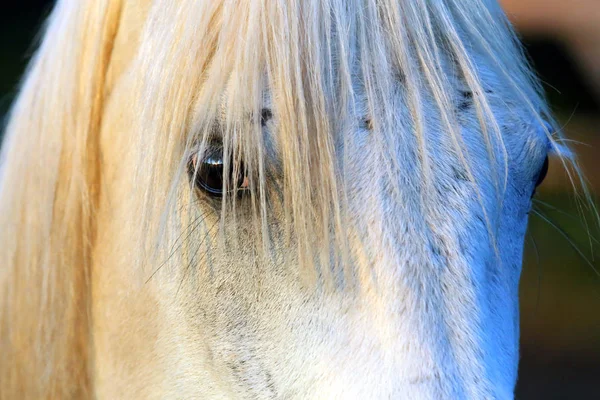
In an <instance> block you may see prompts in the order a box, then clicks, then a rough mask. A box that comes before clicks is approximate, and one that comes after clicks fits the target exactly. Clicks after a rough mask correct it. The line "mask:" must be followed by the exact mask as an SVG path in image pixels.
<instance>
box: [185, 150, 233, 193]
mask: <svg viewBox="0 0 600 400" xmlns="http://www.w3.org/2000/svg"><path fill="white" fill-rule="evenodd" d="M196 168H197V171H196ZM223 169H224V163H223V153H222V149H221V148H219V149H215V150H213V151H209V153H208V154H207V155H206V156H205V158H204V159H203V160H202V161H201V164H200V165H198V166H197V167H196V165H195V164H194V163H193V162H191V163H190V166H189V173H190V176H191V177H192V178H194V177H195V181H194V183H195V185H196V186H197V187H198V188H199V189H201V190H202V191H204V192H206V193H207V194H209V195H211V196H215V197H220V196H222V195H223V185H224V177H225V173H224V171H223ZM229 169H230V171H229V174H227V175H229V178H230V179H231V181H230V182H231V183H230V185H237V186H236V187H235V189H239V188H240V187H242V184H243V182H244V177H243V176H239V177H234V176H233V162H230V163H229ZM239 170H240V171H243V165H240V166H239ZM240 175H242V174H240Z"/></svg>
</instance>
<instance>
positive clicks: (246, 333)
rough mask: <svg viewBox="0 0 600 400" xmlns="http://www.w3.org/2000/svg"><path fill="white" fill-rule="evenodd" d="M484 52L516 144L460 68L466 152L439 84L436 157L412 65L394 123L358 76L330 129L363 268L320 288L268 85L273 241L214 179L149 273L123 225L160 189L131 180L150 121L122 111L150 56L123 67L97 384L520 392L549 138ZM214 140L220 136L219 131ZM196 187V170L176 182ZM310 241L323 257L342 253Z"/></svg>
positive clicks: (109, 186) (502, 118) (429, 116)
mask: <svg viewBox="0 0 600 400" xmlns="http://www.w3.org/2000/svg"><path fill="white" fill-rule="evenodd" d="M134 10H135V7H131V8H127V7H126V8H125V9H124V14H123V17H122V18H123V19H124V20H125V21H128V20H129V23H128V26H132V27H135V26H142V25H143V23H142V22H140V20H138V18H139V19H142V18H141V17H140V16H139V15H141V14H139V15H138V14H136V13H135V12H134ZM126 33H127V35H129V36H127V38H129V40H125V39H123V37H124V36H117V39H116V44H117V45H116V47H115V49H114V52H115V54H116V55H121V56H122V57H123V58H126V57H128V56H129V55H130V54H132V55H135V54H136V52H137V51H138V47H137V45H132V43H136V41H135V40H133V41H131V37H134V38H135V37H136V35H138V34H139V32H135V31H134V32H133V33H132V32H131V31H129V32H126ZM119 35H124V33H123V34H119ZM131 57H133V56H131ZM116 59H119V58H118V57H117V58H116ZM475 61H476V63H477V67H478V68H479V69H480V71H481V72H482V76H485V77H486V79H485V81H484V85H485V87H486V89H487V92H486V94H485V96H486V97H487V99H488V101H489V104H490V106H491V109H492V111H493V113H494V115H495V116H496V119H497V123H498V132H499V133H500V137H501V139H502V145H500V141H495V142H493V143H492V145H491V146H490V144H489V143H488V142H487V141H486V136H485V135H484V133H483V132H482V129H481V127H480V124H479V121H478V119H477V115H476V114H477V110H476V107H475V105H474V104H473V101H472V94H470V93H469V92H468V89H465V88H464V87H462V86H461V85H460V84H459V83H457V82H454V83H453V84H452V86H451V87H452V92H451V93H450V96H452V98H453V104H455V106H456V108H457V112H456V116H457V123H458V127H459V128H460V129H459V130H460V135H459V136H460V140H461V141H462V146H463V149H464V150H465V152H464V154H467V155H468V159H463V157H464V154H463V155H462V156H461V155H460V154H459V153H458V152H457V151H456V148H455V147H454V145H455V143H453V142H452V139H451V137H450V136H449V135H448V134H447V129H446V127H445V126H444V123H443V121H441V120H440V117H439V113H438V112H437V111H436V105H435V104H434V100H433V99H431V98H427V96H425V98H424V103H423V104H424V105H423V110H422V112H421V114H422V115H423V126H424V128H423V132H422V138H421V139H422V140H423V141H424V142H426V143H427V151H426V153H424V152H423V148H422V146H421V144H420V142H419V140H420V139H419V138H418V137H417V136H416V135H415V128H414V125H412V123H411V122H409V121H411V116H410V113H409V104H408V102H407V98H406V93H405V90H404V89H403V86H402V82H401V81H398V82H395V83H394V84H395V85H397V88H395V89H394V90H392V91H390V93H391V94H392V95H391V97H390V98H389V105H390V106H391V107H393V113H392V114H393V118H390V119H389V120H388V122H387V125H386V127H385V129H382V130H381V131H378V130H377V129H375V128H373V127H372V126H371V124H370V123H365V121H369V120H370V118H371V117H370V116H369V113H368V109H369V107H368V106H367V104H366V103H367V100H366V98H367V97H368V96H367V93H366V90H365V89H364V88H363V87H361V86H360V85H356V87H355V88H354V95H353V97H352V101H353V103H354V107H352V110H353V111H352V112H351V113H348V115H347V118H348V120H349V122H348V123H347V124H345V125H344V126H345V128H343V129H342V130H340V131H339V132H337V133H336V138H337V140H336V142H335V143H334V145H335V148H336V154H338V155H339V159H336V161H338V162H339V163H340V164H342V158H343V160H344V161H343V164H344V173H343V174H341V175H340V177H339V179H340V187H343V188H344V191H343V197H344V198H345V199H346V200H345V201H346V212H345V219H344V224H345V228H346V229H347V235H348V247H347V249H348V253H349V254H347V257H345V258H344V261H343V262H342V263H341V264H342V265H341V267H340V270H342V271H344V270H345V271H350V273H349V274H345V273H339V272H335V271H334V272H332V275H333V279H332V282H333V283H332V284H330V285H328V284H324V283H319V282H320V280H319V277H322V276H324V275H325V272H324V271H321V272H317V279H316V283H312V284H307V282H306V279H304V276H303V273H302V271H301V269H300V268H299V267H298V265H299V260H298V258H297V256H296V250H295V248H294V247H293V246H292V245H291V244H290V241H289V240H288V238H287V237H286V233H285V230H286V216H285V214H286V209H285V203H284V202H283V201H280V198H281V196H280V193H281V191H282V190H283V189H282V186H283V182H284V179H285V177H284V174H285V171H284V170H283V168H282V166H281V165H282V161H281V159H282V158H283V157H285V154H284V152H282V150H281V149H282V148H285V143H282V142H281V135H278V133H277V132H278V129H281V127H280V125H279V119H280V116H279V115H278V113H277V111H276V106H275V105H274V104H272V103H274V101H272V100H271V99H270V98H271V96H270V94H269V88H268V87H267V88H265V91H266V92H267V95H266V96H265V99H266V100H265V104H264V109H266V110H268V114H269V115H270V117H269V118H268V121H265V123H264V124H263V126H262V127H261V129H262V132H263V135H264V137H265V141H264V143H265V149H264V150H265V154H266V163H267V169H268V170H269V171H270V175H269V179H268V180H267V186H266V193H265V196H267V197H268V206H269V210H268V211H269V212H268V214H267V216H266V224H267V226H268V231H269V234H270V243H269V246H270V250H269V253H268V254H270V257H269V258H267V259H265V258H264V257H262V258H261V257H258V256H257V253H258V252H259V251H258V250H259V249H258V247H259V246H258V244H257V243H258V242H257V239H256V237H255V235H256V231H255V230H254V229H253V228H252V227H253V225H252V223H253V222H252V218H251V216H252V203H251V202H250V201H248V200H247V198H246V197H244V196H242V197H241V198H239V199H238V200H237V208H236V224H235V225H233V224H232V225H229V224H226V226H222V225H223V224H221V218H223V216H222V213H221V211H222V210H221V205H222V203H221V202H222V199H221V198H219V197H215V196H214V195H211V193H208V192H207V191H206V190H205V188H201V187H200V188H196V189H195V190H193V191H189V190H188V191H185V190H182V191H181V192H182V193H187V195H182V196H181V197H180V198H179V202H178V208H179V209H181V208H184V209H186V210H188V211H187V214H186V215H185V218H182V220H181V221H169V222H168V224H172V225H171V226H172V227H173V228H172V229H171V230H170V231H168V232H169V233H168V234H169V236H170V241H171V242H170V243H171V244H173V245H174V246H175V247H177V248H179V247H183V248H185V249H187V250H186V251H187V252H188V253H186V256H174V257H170V258H168V262H166V263H164V264H163V261H162V260H161V261H157V263H156V265H154V266H153V268H150V269H149V270H146V271H145V273H144V276H143V278H140V271H139V270H136V268H135V267H134V266H135V265H137V263H136V260H135V255H134V254H132V252H131V251H130V247H129V245H128V244H127V243H131V241H132V240H141V239H140V238H137V239H136V236H135V235H136V234H139V231H138V230H135V229H134V228H133V227H131V226H128V225H127V224H126V223H124V221H130V220H131V218H130V217H131V215H134V214H135V213H136V212H137V210H136V205H137V204H139V202H137V199H136V198H135V196H139V197H142V196H143V195H144V194H143V192H140V193H137V194H134V195H133V197H132V194H131V193H132V190H131V189H132V188H131V185H132V180H131V178H130V175H131V171H132V169H134V166H135V165H136V164H137V163H138V162H139V158H136V157H135V155H137V154H138V153H139V152H140V151H141V150H140V149H139V142H136V141H134V140H131V137H132V136H135V135H139V134H140V133H139V132H132V131H131V123H130V121H132V120H133V119H135V118H136V116H135V115H134V113H135V108H134V107H123V104H134V103H135V102H136V101H137V99H136V98H135V97H133V96H134V95H133V93H135V92H134V91H133V90H132V89H131V88H132V87H133V86H135V85H134V82H135V81H136V80H137V79H138V78H139V73H140V71H136V70H135V64H131V65H133V67H130V69H129V70H127V68H126V67H125V66H121V65H119V64H118V63H117V64H115V66H114V67H113V69H112V70H111V71H109V72H110V73H112V75H113V77H114V78H113V79H112V81H110V82H109V84H110V85H111V90H110V93H111V94H110V100H109V102H108V104H107V107H106V111H105V113H104V115H103V129H102V136H101V142H102V143H101V146H102V149H103V157H104V159H103V177H104V178H103V180H104V182H105V186H104V189H103V191H102V194H101V199H100V201H99V208H98V227H97V230H98V232H97V236H96V244H95V250H94V270H93V275H92V284H93V293H94V301H93V313H92V315H93V318H94V323H93V326H94V339H95V340H94V345H95V361H96V385H97V390H98V392H99V394H100V395H101V396H105V397H108V398H117V397H124V398H131V397H173V398H267V397H271V398H279V397H282V398H298V399H303V398H357V399H359V398H387V397H393V398H408V399H412V398H423V399H441V398H452V399H454V398H511V397H512V393H513V389H514V384H515V381H516V373H517V363H518V334H519V332H518V331H519V329H518V326H519V323H518V295H517V292H518V281H519V275H520V269H521V261H522V251H523V242H524V237H525V232H526V227H527V216H528V212H529V210H530V207H531V197H532V194H533V191H534V188H535V183H536V180H537V179H538V177H539V174H540V170H541V169H542V167H543V165H544V160H545V158H546V155H547V151H548V147H549V143H548V140H547V137H546V134H545V130H544V128H542V127H540V126H539V124H538V123H537V122H536V121H535V119H534V118H533V117H530V116H529V113H527V112H524V111H523V110H522V107H521V106H519V105H518V102H515V103H514V104H513V103H512V102H511V96H513V94H511V92H509V91H507V89H506V88H505V87H504V86H503V81H502V79H500V78H499V77H498V76H497V75H494V73H492V70H493V69H492V68H488V66H487V62H488V61H486V59H485V58H484V57H481V58H480V59H476V60H475ZM124 64H127V63H126V62H124ZM173 73H175V71H173ZM238 78H239V77H238ZM231 79H233V80H235V79H236V76H233V77H231ZM240 79H241V78H240ZM222 107H223V108H225V107H226V105H223V106H222ZM224 125H226V121H224V120H223V121H216V122H215V126H224ZM383 131H385V132H384V133H381V132H383ZM215 136H216V139H215V140H216V141H219V140H220V139H219V132H218V130H217V132H216V133H215ZM136 146H138V148H136ZM382 149H383V150H382ZM490 149H492V151H491V153H490ZM504 150H505V152H503V151H504ZM424 154H426V155H425V156H424ZM424 159H426V160H427V162H428V163H429V167H428V170H427V171H428V173H426V174H424V173H423V165H424V162H425V161H424ZM465 160H466V161H465ZM199 161H200V162H201V161H202V160H195V161H194V162H195V163H197V162H199ZM313 167H314V168H321V167H322V166H320V165H314V166H313ZM498 177H502V179H499V178H498ZM189 184H190V181H189V179H187V180H186V179H185V177H184V178H182V180H181V182H180V187H181V188H182V189H185V188H189ZM250 190H252V189H250ZM133 192H134V193H135V190H134V191H133ZM340 197H342V195H340ZM306 223H311V222H310V221H306ZM136 232H137V233H136ZM313 245H314V246H315V248H314V249H313V250H314V252H315V253H322V252H328V251H329V250H330V249H329V248H328V246H329V245H328V244H326V243H325V242H324V243H322V244H321V245H319V243H314V244H313ZM322 247H325V248H322ZM190 255H191V256H190ZM156 267H160V268H156ZM318 267H319V266H318V265H317V266H316V268H317V270H318ZM323 268H325V267H323ZM150 275H152V277H151V279H147V278H148V276H150Z"/></svg>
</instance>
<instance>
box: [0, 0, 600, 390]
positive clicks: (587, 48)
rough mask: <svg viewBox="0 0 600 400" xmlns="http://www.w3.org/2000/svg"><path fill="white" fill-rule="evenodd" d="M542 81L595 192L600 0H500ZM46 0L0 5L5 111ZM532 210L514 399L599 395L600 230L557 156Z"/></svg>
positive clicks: (0, 86) (0, 100)
mask: <svg viewBox="0 0 600 400" xmlns="http://www.w3.org/2000/svg"><path fill="white" fill-rule="evenodd" d="M502 3H503V5H504V7H505V9H506V10H507V13H508V15H509V17H510V18H511V19H512V21H513V22H514V23H515V25H516V27H517V29H518V30H519V32H520V34H521V35H522V38H523V41H524V43H525V45H526V48H527V52H528V54H529V56H530V58H531V61H532V63H533V65H534V67H535V68H536V70H537V72H538V74H539V76H540V77H541V78H542V80H543V81H544V85H545V87H546V90H547V93H548V98H549V99H550V102H551V105H552V108H553V110H554V111H555V113H556V116H557V118H558V120H559V121H560V123H561V125H562V126H563V127H564V130H565V133H566V135H567V137H568V138H569V139H572V140H573V142H571V145H572V147H573V148H574V149H575V151H576V152H577V153H578V154H579V157H580V161H581V164H582V167H583V169H584V171H585V173H586V176H587V178H588V180H589V181H590V186H591V187H592V189H593V190H594V191H597V190H599V189H600V173H598V172H599V171H598V167H599V165H600V157H599V156H600V132H599V130H600V129H599V128H600V2H598V0H569V1H565V0H502ZM52 4H53V1H50V0H22V1H20V2H18V3H17V2H15V3H10V2H8V3H7V2H6V0H5V2H3V4H2V5H0V11H1V12H0V59H1V62H0V117H2V118H4V115H5V113H6V111H7V109H8V107H9V106H10V103H11V101H12V99H13V97H14V95H15V93H16V90H17V87H18V82H19V80H20V77H21V75H22V73H23V70H24V68H25V66H26V64H27V61H28V59H29V57H30V56H31V53H32V50H33V48H34V47H33V44H32V43H34V41H35V39H36V37H37V35H38V31H39V28H40V26H41V24H42V23H43V21H44V18H45V16H47V14H48V12H49V11H50V9H51V6H52ZM538 199H539V202H538V203H537V204H536V209H537V210H538V211H539V212H540V213H542V214H543V215H545V218H547V219H548V220H549V221H550V222H547V221H544V218H542V217H539V216H532V219H531V223H530V230H529V234H528V237H527V244H526V248H527V250H526V255H525V258H526V262H525V267H524V270H523V276H522V280H521V324H522V337H521V347H522V348H521V352H522V359H521V366H520V378H519V383H518V387H517V398H518V399H520V400H531V399H600V277H599V276H598V275H597V274H596V273H595V272H594V268H596V269H598V270H600V262H597V261H596V260H597V259H598V258H599V256H600V253H599V252H598V248H599V247H600V243H599V242H598V241H597V238H599V237H600V235H599V232H598V229H597V225H596V224H595V221H594V216H593V213H592V212H591V210H590V209H589V208H586V207H585V206H584V207H580V206H581V203H578V201H577V199H576V196H575V195H574V191H573V189H572V187H571V185H570V183H569V181H568V179H567V178H566V175H565V174H564V173H563V172H562V171H561V168H560V165H559V164H558V163H556V162H554V163H551V167H550V173H549V177H548V178H547V180H546V182H545V183H544V185H543V186H542V188H541V190H540V193H539V195H538Z"/></svg>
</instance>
